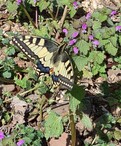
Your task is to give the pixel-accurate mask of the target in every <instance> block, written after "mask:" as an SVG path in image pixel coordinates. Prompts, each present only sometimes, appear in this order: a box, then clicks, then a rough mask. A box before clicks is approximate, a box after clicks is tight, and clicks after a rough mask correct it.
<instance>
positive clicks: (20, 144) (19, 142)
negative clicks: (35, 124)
mask: <svg viewBox="0 0 121 146" xmlns="http://www.w3.org/2000/svg"><path fill="white" fill-rule="evenodd" d="M24 142H25V141H24V140H23V139H20V140H19V141H18V142H17V146H22V145H23V144H24Z"/></svg>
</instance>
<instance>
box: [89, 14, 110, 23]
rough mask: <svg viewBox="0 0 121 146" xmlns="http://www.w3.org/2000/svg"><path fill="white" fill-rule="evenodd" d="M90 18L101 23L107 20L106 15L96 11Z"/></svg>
mask: <svg viewBox="0 0 121 146" xmlns="http://www.w3.org/2000/svg"><path fill="white" fill-rule="evenodd" d="M92 17H94V18H95V19H96V20H98V21H100V22H103V21H105V20H106V19H107V18H108V17H107V15H106V14H104V13H103V14H102V13H100V12H98V11H96V12H94V13H93V14H92Z"/></svg>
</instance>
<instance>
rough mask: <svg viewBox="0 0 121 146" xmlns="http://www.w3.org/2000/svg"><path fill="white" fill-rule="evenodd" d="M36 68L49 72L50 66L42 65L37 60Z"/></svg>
mask: <svg viewBox="0 0 121 146" xmlns="http://www.w3.org/2000/svg"><path fill="white" fill-rule="evenodd" d="M37 68H38V69H40V71H41V72H43V73H48V74H49V72H50V68H49V67H44V65H43V64H42V63H41V62H40V61H38V62H37Z"/></svg>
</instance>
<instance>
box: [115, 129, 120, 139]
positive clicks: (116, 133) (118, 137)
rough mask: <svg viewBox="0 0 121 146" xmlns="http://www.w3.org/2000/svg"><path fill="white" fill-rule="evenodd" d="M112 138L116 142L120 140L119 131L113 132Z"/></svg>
mask: <svg viewBox="0 0 121 146" xmlns="http://www.w3.org/2000/svg"><path fill="white" fill-rule="evenodd" d="M114 137H115V139H116V140H121V131H118V130H115V131H114Z"/></svg>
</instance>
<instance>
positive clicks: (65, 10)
mask: <svg viewBox="0 0 121 146" xmlns="http://www.w3.org/2000/svg"><path fill="white" fill-rule="evenodd" d="M67 8H68V7H67V6H65V8H64V12H63V15H62V17H61V20H60V21H59V23H58V24H59V25H60V27H62V26H63V24H64V21H65V18H66V14H67V11H68V9H67Z"/></svg>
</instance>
